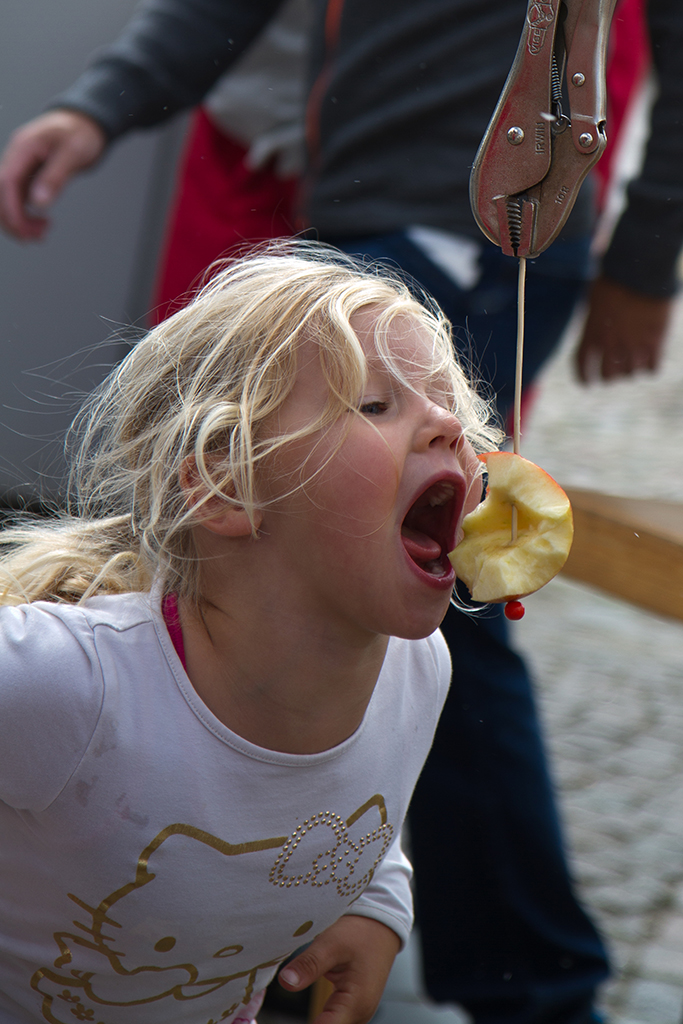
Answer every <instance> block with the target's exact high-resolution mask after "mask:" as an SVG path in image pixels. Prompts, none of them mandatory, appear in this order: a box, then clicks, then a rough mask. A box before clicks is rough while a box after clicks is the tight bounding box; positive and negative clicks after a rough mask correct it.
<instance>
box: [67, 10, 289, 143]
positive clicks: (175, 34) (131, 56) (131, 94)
mask: <svg viewBox="0 0 683 1024" xmlns="http://www.w3.org/2000/svg"><path fill="white" fill-rule="evenodd" d="M281 2H282V0H146V2H145V3H143V4H142V5H141V6H140V8H139V10H138V11H137V12H136V14H135V15H134V17H133V18H132V19H131V20H130V21H129V23H128V25H127V26H126V28H125V29H124V30H123V32H122V33H121V35H120V36H119V37H118V39H117V40H116V41H115V42H114V43H112V44H111V45H110V46H107V47H105V48H104V49H103V50H101V51H99V53H98V54H97V55H96V57H95V59H94V61H93V63H92V64H91V65H90V67H89V68H88V69H87V70H86V71H85V72H84V73H83V74H82V75H81V76H80V78H78V80H77V81H76V82H75V83H74V84H73V85H72V86H71V87H70V88H69V89H67V90H66V91H65V92H63V93H61V94H60V95H59V96H56V97H55V98H54V99H53V100H52V101H51V102H50V104H49V107H50V108H54V107H67V108H69V109H71V110H79V111H81V112H82V113H84V114H88V115H89V116H90V117H92V118H93V119H94V120H95V121H97V122H98V124H100V125H101V127H102V128H103V129H104V131H105V132H106V134H107V137H108V138H109V139H110V140H111V139H114V138H116V137H117V136H119V135H121V134H123V132H126V131H128V130H129V129H131V128H140V127H145V126H149V125H154V124H158V123H160V122H161V121H164V120H166V118H168V117H171V115H172V114H175V113H176V112H177V111H179V110H182V109H183V108H185V107H190V106H193V105H194V104H196V103H198V102H199V101H200V100H201V99H202V98H203V97H204V96H205V95H206V93H207V92H208V91H209V89H210V88H211V86H212V85H213V84H214V82H215V81H216V80H217V79H218V78H219V77H220V76H221V75H222V74H223V72H224V71H225V70H226V69H227V68H228V67H229V66H230V65H231V64H232V62H233V61H234V60H235V59H236V58H237V57H238V56H239V55H240V54H241V53H242V51H243V50H244V49H246V47H247V46H248V45H249V43H250V42H251V41H252V39H254V38H255V37H256V35H257V34H258V33H259V32H260V31H261V29H262V28H263V27H264V26H265V25H266V23H267V22H268V20H269V19H270V17H271V16H272V15H273V14H274V12H275V11H276V10H277V8H278V7H279V6H280V3H281Z"/></svg>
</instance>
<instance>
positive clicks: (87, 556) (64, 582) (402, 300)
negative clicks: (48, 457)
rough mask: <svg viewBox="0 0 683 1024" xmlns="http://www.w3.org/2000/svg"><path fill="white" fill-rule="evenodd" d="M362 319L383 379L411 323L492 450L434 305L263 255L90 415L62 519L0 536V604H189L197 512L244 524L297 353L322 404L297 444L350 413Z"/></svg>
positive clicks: (272, 251)
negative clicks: (303, 349)
mask: <svg viewBox="0 0 683 1024" xmlns="http://www.w3.org/2000/svg"><path fill="white" fill-rule="evenodd" d="M368 307H372V308H373V312H374V311H375V310H377V322H376V342H377V348H378V352H379V355H380V358H381V359H382V361H383V362H384V364H385V365H386V366H387V368H388V369H389V370H390V372H391V373H392V375H394V376H398V377H401V371H400V368H399V367H398V366H397V365H396V364H395V362H394V361H393V359H392V354H391V350H390V347H389V344H388V342H387V334H388V331H389V329H390V327H391V326H392V324H396V323H397V322H400V321H405V320H406V318H407V319H408V321H409V322H410V323H413V324H417V325H419V326H421V327H422V328H423V329H425V330H426V331H427V332H428V333H429V335H430V337H431V338H432V339H433V345H432V353H431V361H430V365H429V366H425V367H420V370H423V371H424V374H425V375H426V376H427V377H430V378H432V379H434V380H435V381H436V382H438V386H439V389H440V392H441V393H442V394H443V395H444V402H445V404H446V405H448V406H449V408H451V409H452V411H453V412H454V413H455V414H456V415H457V416H458V418H459V419H460V421H461V423H462V425H463V428H464V432H465V435H466V436H467V438H468V439H469V440H470V442H471V443H472V444H473V446H474V447H475V449H478V450H480V451H482V450H489V449H490V448H492V447H495V446H496V445H497V444H498V443H499V442H500V438H501V433H500V431H499V430H498V429H497V427H496V426H495V425H493V424H492V423H491V422H490V408H489V403H488V402H486V401H485V400H484V399H483V398H482V397H480V396H479V395H477V394H476V393H475V391H474V390H473V389H472V387H471V386H470V385H469V383H468V381H467V379H466V377H465V374H464V372H463V370H462V369H461V367H460V366H459V365H458V362H457V360H456V358H455V356H454V352H453V346H452V342H451V334H450V325H449V323H448V321H447V320H446V318H445V317H444V315H443V314H442V313H441V311H440V310H439V309H438V308H437V307H436V306H435V304H434V303H433V302H431V301H430V300H428V299H427V297H426V296H425V297H423V301H422V302H419V301H418V300H417V299H416V298H415V297H414V295H413V294H412V293H411V290H410V289H409V288H408V286H407V285H406V284H404V283H403V282H402V281H401V280H399V279H398V278H396V277H394V276H392V275H390V274H389V273H388V272H387V271H386V270H385V269H381V268H378V267H364V266H362V265H361V264H360V263H359V262H358V261H355V260H352V259H351V258H349V257H345V256H343V255H341V254H339V253H338V252H337V251H336V250H332V249H330V248H328V247H325V246H321V245H319V244H317V243H311V242H302V241H291V242H287V243H282V242H278V243H270V244H269V245H267V246H265V247H260V248H259V249H256V250H254V251H252V252H251V253H250V254H249V255H247V256H245V257H243V258H241V259H237V260H234V261H232V262H230V263H228V264H226V265H224V266H223V267H222V268H221V269H219V270H218V271H217V272H216V273H215V274H214V276H212V277H211V279H210V280H209V283H208V284H206V285H205V287H203V288H202V289H201V291H199V293H198V294H197V295H196V297H195V298H194V299H193V300H192V301H191V302H190V303H189V304H188V305H187V306H186V307H185V308H184V309H181V310H180V311H179V312H177V313H175V314H174V315H173V316H171V317H169V319H167V320H165V321H164V322H163V323H161V324H160V325H158V326H157V327H155V328H154V329H153V330H151V331H150V332H149V333H148V334H147V335H146V336H145V337H144V338H143V339H142V340H141V341H140V342H139V343H138V344H137V345H136V346H135V347H134V348H133V349H132V350H131V352H130V353H129V354H128V356H127V357H126V358H125V359H124V360H123V362H122V363H121V364H120V365H119V366H118V367H117V368H116V369H115V370H114V371H113V372H112V373H111V374H110V375H109V376H108V377H107V378H106V379H105V380H104V382H103V383H102V384H101V385H100V387H99V388H98V389H97V390H96V391H95V392H94V393H93V395H92V396H91V397H90V399H89V400H88V401H87V402H86V404H85V405H84V407H83V409H82V410H81V412H80V413H79V415H78V416H77V418H76V420H75V421H74V424H73V425H72V428H71V431H70V434H69V437H68V440H67V451H68V452H69V453H72V468H71V473H70V479H69V494H70V501H69V506H68V508H69V512H68V513H67V514H65V515H63V516H61V517H60V518H59V519H57V520H56V521H55V522H54V523H49V522H48V523H45V522H37V523H29V524H21V523H20V524H18V525H15V526H11V527H9V528H7V529H5V530H4V531H2V532H1V533H0V544H2V545H3V546H4V547H5V553H4V555H3V557H2V558H1V559H0V603H5V604H8V603H20V602H24V601H35V600H39V599H47V600H53V601H55V600H57V601H73V602H75V601H79V600H83V599H84V598H86V597H89V596H91V595H92V594H95V593H123V592H127V591H133V590H146V589H148V588H149V587H150V585H151V582H152V580H153V579H155V578H156V579H159V580H160V582H161V586H162V587H163V589H164V590H165V591H168V590H171V589H173V590H177V591H178V592H180V593H182V594H183V595H184V596H187V597H190V598H191V599H192V600H195V601H197V600H198V599H199V590H198V586H199V579H198V559H197V556H196V552H195V549H194V543H193V531H192V526H193V524H196V522H197V514H198V512H200V511H201V507H202V505H203V504H205V503H206V502H209V501H215V500H216V499H218V500H220V501H222V502H228V503H235V504H237V505H239V506H240V507H242V508H244V509H245V510H246V511H247V513H248V514H249V516H250V517H251V521H252V525H253V523H254V513H255V510H256V509H257V508H258V507H259V506H258V496H257V492H256V488H255V471H256V469H257V467H258V466H259V464H260V463H262V462H263V460H264V459H266V458H267V457H268V456H270V455H272V454H273V452H275V451H277V449H278V447H280V446H281V445H283V444H286V443H288V442H289V441H291V440H292V435H275V436H273V435H272V433H271V432H268V433H266V432H264V431H261V430H260V427H261V425H262V424H263V423H264V421H265V420H266V419H268V418H269V417H271V416H272V414H273V413H275V412H276V411H277V409H278V408H279V407H280V406H281V405H282V403H283V401H284V400H285V398H286V397H287V395H288V394H289V392H290V390H291V388H292V386H293V383H294V379H295V374H296V368H297V351H298V348H299V346H300V344H301V343H302V342H303V341H305V340H310V339H313V340H314V341H316V342H317V343H318V346H319V349H318V351H319V356H320V362H321V366H322V369H323V372H324V376H325V379H326V380H327V383H328V385H329V396H328V401H327V403H326V406H325V408H324V410H323V412H322V414H321V416H320V419H319V421H318V422H316V423H312V424H310V425H309V426H307V427H305V428H303V429H302V430H300V431H299V432H298V434H296V435H293V436H294V437H296V436H302V435H305V434H309V433H313V432H314V431H317V430H319V429H321V428H322V429H325V428H326V427H327V426H329V425H331V424H332V423H334V422H335V421H336V420H337V419H338V418H339V417H340V415H342V414H343V413H344V412H345V411H348V410H354V411H357V410H358V403H359V400H360V397H361V395H362V392H363V386H364V384H365V379H366V373H367V368H366V360H365V356H364V353H363V349H362V347H361V345H360V342H359V340H358V338H357V336H356V334H355V332H354V330H353V328H352V326H351V318H352V317H353V316H354V314H357V313H358V312H359V311H361V310H364V309H367V308H368ZM401 379H402V378H401ZM188 460H190V464H192V465H193V467H194V475H195V477H196V478H197V479H198V480H199V481H200V482H201V483H200V486H199V488H198V489H197V494H198V495H199V497H198V499H197V503H196V504H195V505H194V506H193V507H191V505H190V503H189V502H188V495H187V491H186V489H184V488H183V485H182V479H183V470H184V467H187V465H188ZM303 485H305V481H303V482H302V486H303Z"/></svg>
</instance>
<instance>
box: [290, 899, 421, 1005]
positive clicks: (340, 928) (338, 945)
mask: <svg viewBox="0 0 683 1024" xmlns="http://www.w3.org/2000/svg"><path fill="white" fill-rule="evenodd" d="M400 945H401V943H400V940H399V938H398V935H397V934H396V933H395V932H393V931H392V930H391V928H387V927H386V925H383V924H381V923H380V922H379V921H375V920H373V919H372V918H370V917H360V916H359V915H356V914H348V915H346V916H344V917H341V918H340V919H339V920H338V921H336V922H335V924H333V925H331V927H329V928H327V929H326V930H325V931H324V932H321V934H320V935H318V936H317V937H316V938H315V939H314V940H313V942H312V943H311V944H310V946H308V948H307V949H305V950H304V951H303V953H300V954H299V956H297V957H296V959H294V960H292V961H291V962H290V963H288V964H287V966H286V967H283V968H282V970H281V971H280V975H279V980H280V984H281V985H282V986H283V987H284V988H286V989H289V990H290V991H292V992H299V991H300V990H301V989H303V988H306V987H307V985H311V984H312V983H313V982H314V981H316V980H317V979H318V978H323V977H324V978H327V980H328V981H329V982H330V983H331V985H332V986H333V988H334V991H333V992H332V994H331V995H330V997H329V999H328V1000H327V1002H326V1003H325V1008H324V1009H323V1011H322V1013H320V1014H318V1016H317V1017H316V1018H315V1021H314V1024H367V1022H368V1021H369V1020H370V1019H371V1018H372V1016H373V1014H374V1013H375V1010H376V1009H377V1006H378V1004H379V1001H380V999H381V998H382V992H383V991H384V986H385V984H386V980H387V978H388V977H389V971H390V970H391V965H392V964H393V962H394V958H395V956H396V954H397V953H398V951H399V949H400Z"/></svg>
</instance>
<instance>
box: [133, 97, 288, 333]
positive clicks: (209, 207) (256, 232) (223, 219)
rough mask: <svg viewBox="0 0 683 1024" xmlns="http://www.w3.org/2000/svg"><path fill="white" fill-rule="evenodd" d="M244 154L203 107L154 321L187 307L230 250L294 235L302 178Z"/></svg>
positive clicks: (186, 160)
mask: <svg viewBox="0 0 683 1024" xmlns="http://www.w3.org/2000/svg"><path fill="white" fill-rule="evenodd" d="M245 156H246V150H245V149H244V148H243V147H242V146H241V145H240V144H239V143H236V142H234V141H233V140H232V139H230V138H229V136H227V135H225V133H224V132H222V131H221V130H220V129H219V128H217V127H216V126H215V125H214V123H213V122H212V121H211V120H210V119H209V117H208V116H207V115H206V113H205V112H204V111H203V110H202V109H201V108H200V109H199V110H198V111H197V113H196V114H195V116H194V120H193V123H192V125H191V129H190V132H189V134H188V139H187V143H186V145H185V151H184V154H183V157H182V160H181V163H180V170H179V174H178V185H177V187H176V195H175V199H174V203H173V208H172V213H171V217H170V219H169V224H168V228H167V233H166V239H165V243H164V247H163V250H162V256H161V260H160V265H159V272H158V276H157V283H156V288H155V294H154V309H153V312H152V320H153V322H154V323H159V322H160V321H161V320H164V319H165V318H166V317H167V316H168V315H169V313H172V312H173V311H174V309H177V308H179V307H180V306H181V305H182V296H186V297H187V293H188V292H190V291H191V290H192V289H193V288H194V287H195V286H196V285H197V284H199V282H200V280H201V275H202V274H203V272H204V270H205V269H206V268H207V267H208V266H209V265H210V264H211V263H213V261H214V260H215V259H217V258H218V257H220V256H222V255H223V254H224V253H225V251H226V250H229V249H231V248H232V247H234V246H235V245H238V244H239V243H241V242H247V241H256V240H262V239H267V238H277V237H279V236H280V235H291V234H292V233H293V231H294V227H293V222H294V218H293V215H292V205H293V201H294V193H295V190H296V180H295V179H289V180H287V181H283V180H282V179H281V178H278V177H276V175H275V174H274V173H273V171H272V169H270V168H266V169H264V170H259V171H253V170H250V169H249V168H248V167H247V166H246V165H245V163H244V158H245ZM177 300H181V301H177Z"/></svg>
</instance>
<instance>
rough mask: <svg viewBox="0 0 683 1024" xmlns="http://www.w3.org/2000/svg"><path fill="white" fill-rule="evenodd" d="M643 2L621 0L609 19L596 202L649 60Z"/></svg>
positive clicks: (604, 185) (607, 178) (608, 176)
mask: <svg viewBox="0 0 683 1024" xmlns="http://www.w3.org/2000/svg"><path fill="white" fill-rule="evenodd" d="M645 2H646V0H621V2H620V3H619V4H618V5H617V8H616V11H615V12H614V17H613V19H612V28H611V31H610V40H609V50H608V57H607V107H608V109H607V131H608V142H607V148H606V149H605V152H604V153H603V154H602V156H601V157H600V160H599V161H598V163H597V165H596V168H595V173H596V174H597V176H598V180H599V183H600V196H599V198H600V205H602V200H603V199H604V196H605V191H606V189H607V186H608V184H609V181H610V177H611V173H612V161H613V159H614V152H615V148H616V143H617V141H618V139H619V134H620V132H621V129H622V127H623V123H624V117H625V115H626V112H627V110H628V107H629V103H630V102H631V99H632V98H633V95H634V93H635V91H636V90H637V88H638V86H639V85H640V84H641V83H642V81H643V78H644V77H645V74H646V72H647V69H648V66H649V63H650V46H649V40H648V37H647V29H646V23H645Z"/></svg>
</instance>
